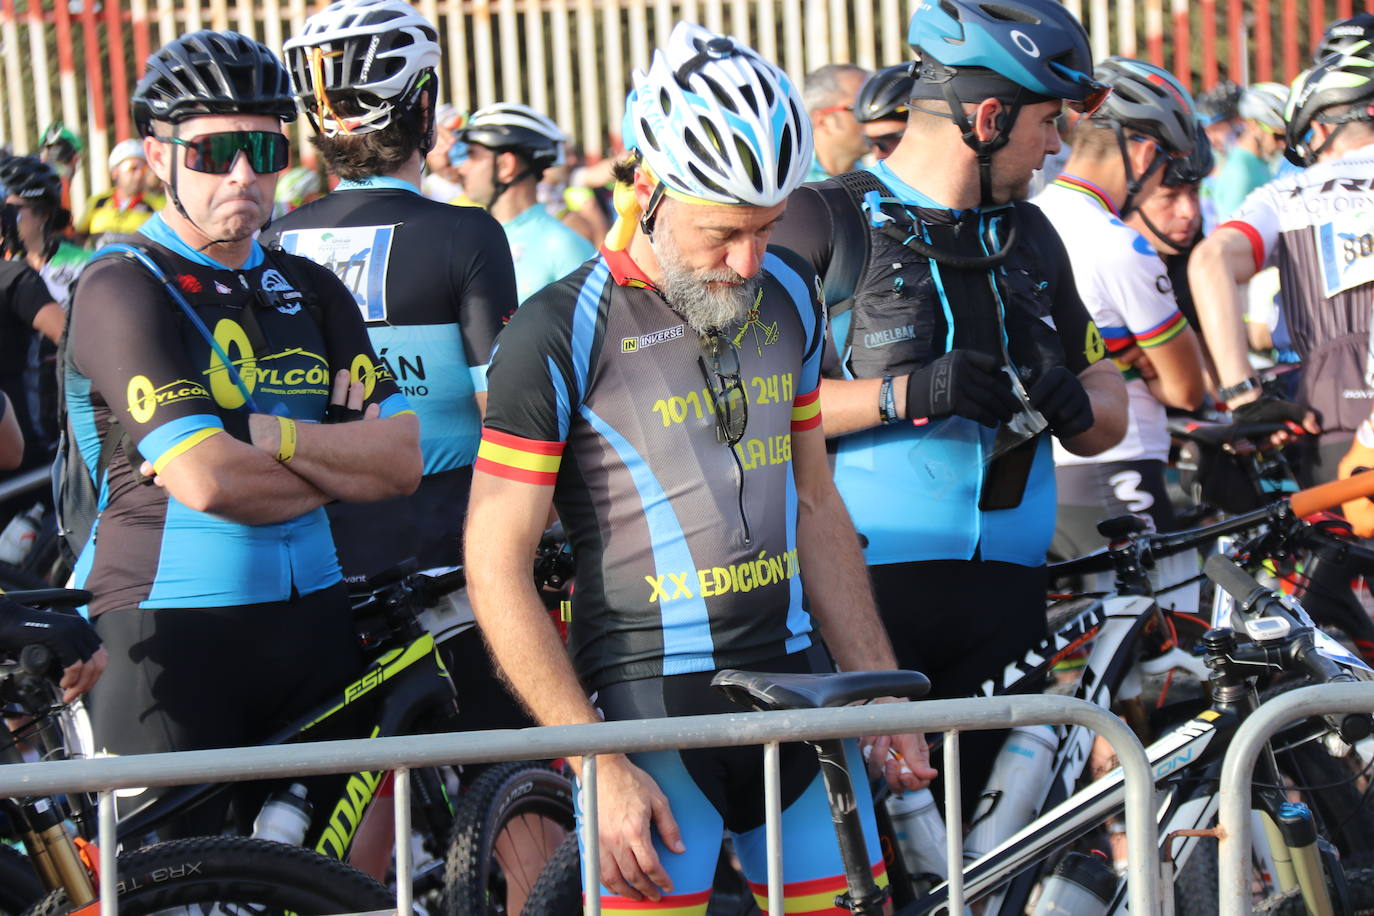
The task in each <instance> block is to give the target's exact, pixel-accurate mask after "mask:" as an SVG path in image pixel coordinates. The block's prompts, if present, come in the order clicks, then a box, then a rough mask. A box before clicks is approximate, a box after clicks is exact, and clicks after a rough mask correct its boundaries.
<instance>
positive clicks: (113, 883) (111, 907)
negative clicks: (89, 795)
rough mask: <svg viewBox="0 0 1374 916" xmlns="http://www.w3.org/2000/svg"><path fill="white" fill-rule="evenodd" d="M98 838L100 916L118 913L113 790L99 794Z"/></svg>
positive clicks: (115, 915) (117, 841)
mask: <svg viewBox="0 0 1374 916" xmlns="http://www.w3.org/2000/svg"><path fill="white" fill-rule="evenodd" d="M97 820H98V823H99V825H100V826H99V831H100V832H99V834H98V836H99V837H100V916H117V914H118V913H119V865H118V863H117V860H116V853H117V852H118V846H119V840H117V839H116V838H115V796H114V791H113V790H107V791H105V792H101V793H100V813H99V816H98V818H97Z"/></svg>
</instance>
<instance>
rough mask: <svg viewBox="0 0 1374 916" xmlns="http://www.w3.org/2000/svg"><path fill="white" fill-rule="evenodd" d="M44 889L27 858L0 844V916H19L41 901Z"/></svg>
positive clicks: (17, 851)
mask: <svg viewBox="0 0 1374 916" xmlns="http://www.w3.org/2000/svg"><path fill="white" fill-rule="evenodd" d="M43 894H44V888H43V884H42V882H41V881H39V880H38V875H37V874H36V873H35V872H34V870H33V866H32V865H30V864H29V857H28V856H26V855H24V854H23V853H22V852H20V851H19V850H17V849H15V848H13V847H11V846H6V845H5V844H4V843H0V916H19V914H20V913H22V912H24V911H25V910H27V909H28V908H29V907H30V906H32V905H33V904H34V903H36V902H38V901H39V900H41V899H42V897H43Z"/></svg>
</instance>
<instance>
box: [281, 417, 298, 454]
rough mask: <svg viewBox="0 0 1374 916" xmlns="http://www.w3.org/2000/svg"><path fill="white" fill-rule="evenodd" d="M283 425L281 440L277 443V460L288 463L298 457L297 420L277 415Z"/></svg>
mask: <svg viewBox="0 0 1374 916" xmlns="http://www.w3.org/2000/svg"><path fill="white" fill-rule="evenodd" d="M277 425H278V426H279V427H281V441H280V442H278V443H277V460H278V461H280V462H281V463H282V464H287V463H289V462H290V461H291V459H292V458H294V457H296V421H295V420H293V419H291V418H290V417H277Z"/></svg>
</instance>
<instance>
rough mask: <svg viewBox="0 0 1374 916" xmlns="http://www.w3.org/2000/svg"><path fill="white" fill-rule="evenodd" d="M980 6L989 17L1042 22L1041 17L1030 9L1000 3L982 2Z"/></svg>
mask: <svg viewBox="0 0 1374 916" xmlns="http://www.w3.org/2000/svg"><path fill="white" fill-rule="evenodd" d="M978 8H979V9H981V10H982V11H983V12H984V13H985V14H986V15H987V16H988V17H989V18H991V19H998V20H1001V21H1002V22H1024V23H1026V24H1027V25H1039V24H1040V17H1039V16H1037V15H1035V14H1034V13H1032V12H1031V11H1030V10H1023V9H1017V8H1016V7H1014V6H1003V5H1002V4H1000V3H980V4H979V5H978Z"/></svg>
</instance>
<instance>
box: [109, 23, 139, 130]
mask: <svg viewBox="0 0 1374 916" xmlns="http://www.w3.org/2000/svg"><path fill="white" fill-rule="evenodd" d="M122 5H123V3H122V0H105V47H106V48H107V49H108V53H109V66H110V103H111V104H112V105H114V122H115V137H114V138H115V140H116V141H118V140H123V139H124V138H125V137H129V136H132V135H133V132H134V131H133V124H132V122H131V120H130V113H129V72H128V70H127V69H126V64H125V54H124V10H123V9H122Z"/></svg>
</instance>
